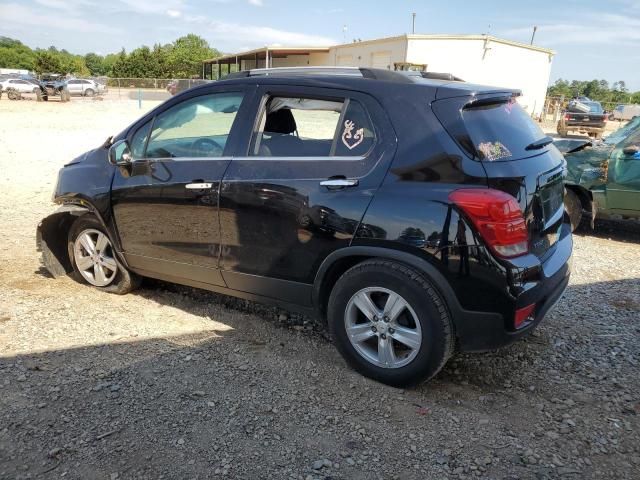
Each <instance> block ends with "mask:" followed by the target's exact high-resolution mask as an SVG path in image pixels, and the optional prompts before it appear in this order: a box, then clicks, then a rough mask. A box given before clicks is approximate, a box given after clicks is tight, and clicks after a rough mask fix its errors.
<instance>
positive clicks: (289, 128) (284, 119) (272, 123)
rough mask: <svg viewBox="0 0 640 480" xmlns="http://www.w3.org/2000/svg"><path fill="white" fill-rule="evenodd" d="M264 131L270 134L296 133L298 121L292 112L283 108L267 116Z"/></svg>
mask: <svg viewBox="0 0 640 480" xmlns="http://www.w3.org/2000/svg"><path fill="white" fill-rule="evenodd" d="M264 131H265V132H270V133H282V134H290V133H293V132H295V131H296V121H295V119H294V118H293V114H292V113H291V110H289V109H288V108H283V109H280V110H276V111H275V112H271V113H268V114H267V119H266V121H265V123H264Z"/></svg>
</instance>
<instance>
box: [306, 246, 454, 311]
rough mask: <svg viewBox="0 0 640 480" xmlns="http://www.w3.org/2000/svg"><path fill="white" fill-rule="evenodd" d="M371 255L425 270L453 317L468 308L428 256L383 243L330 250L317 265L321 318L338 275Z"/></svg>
mask: <svg viewBox="0 0 640 480" xmlns="http://www.w3.org/2000/svg"><path fill="white" fill-rule="evenodd" d="M372 258H379V259H385V260H393V261H396V262H398V263H402V264H404V265H406V266H408V267H410V268H413V269H415V270H417V271H418V272H420V273H422V274H424V275H425V276H426V277H427V278H428V279H429V280H431V282H432V284H433V287H434V288H435V290H436V291H437V292H438V293H440V295H441V296H442V297H443V299H444V300H445V303H446V305H447V308H448V309H449V311H450V312H449V313H450V314H451V317H452V320H453V321H454V323H456V321H455V319H456V318H460V315H462V314H463V313H464V312H465V311H464V310H463V308H462V307H461V306H460V303H459V302H458V299H457V297H456V295H455V293H454V292H453V289H452V288H451V287H450V286H449V282H448V281H447V279H446V278H445V277H444V275H443V274H442V273H440V271H439V270H438V269H437V268H436V267H435V266H434V265H432V264H431V263H429V262H428V261H427V260H425V259H423V258H420V257H418V256H416V255H412V254H411V253H408V252H404V251H401V250H394V249H390V248H384V247H371V246H351V247H345V248H342V249H340V250H336V251H334V252H332V253H331V254H329V255H328V256H327V257H326V258H325V260H324V261H323V262H322V264H321V265H320V268H318V272H317V273H316V277H315V280H314V283H313V292H312V296H313V305H314V308H315V310H316V314H317V316H318V318H320V319H321V320H323V321H325V320H326V314H327V303H328V300H329V295H330V294H331V290H332V288H333V285H334V284H335V282H336V281H337V279H338V278H339V277H340V276H341V275H342V274H343V273H344V272H346V271H347V270H348V269H349V268H351V267H353V266H354V265H356V264H358V263H361V262H363V261H365V260H369V259H372Z"/></svg>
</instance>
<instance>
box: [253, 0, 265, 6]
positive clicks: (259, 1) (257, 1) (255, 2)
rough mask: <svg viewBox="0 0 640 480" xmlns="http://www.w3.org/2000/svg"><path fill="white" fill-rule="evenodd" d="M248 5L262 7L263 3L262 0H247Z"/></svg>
mask: <svg viewBox="0 0 640 480" xmlns="http://www.w3.org/2000/svg"><path fill="white" fill-rule="evenodd" d="M249 5H253V6H255V7H262V6H263V5H264V3H262V0H249Z"/></svg>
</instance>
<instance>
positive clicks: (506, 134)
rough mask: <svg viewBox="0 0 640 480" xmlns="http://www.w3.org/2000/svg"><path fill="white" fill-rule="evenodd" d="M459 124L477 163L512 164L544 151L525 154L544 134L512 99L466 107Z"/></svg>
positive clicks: (541, 148) (539, 149)
mask: <svg viewBox="0 0 640 480" xmlns="http://www.w3.org/2000/svg"><path fill="white" fill-rule="evenodd" d="M462 121H463V122H464V126H465V129H466V131H467V133H468V135H469V137H470V140H471V142H472V143H473V146H474V147H475V150H476V153H477V154H478V155H479V156H480V159H481V160H488V161H497V160H514V159H518V158H525V157H530V156H532V155H537V154H538V153H540V152H541V151H544V150H546V149H547V148H548V147H547V146H543V147H540V148H538V149H536V150H533V151H531V150H527V147H528V146H529V145H531V144H532V143H533V142H536V141H539V140H541V139H542V138H544V137H545V134H544V133H543V132H542V129H541V128H540V127H539V126H538V125H537V124H536V123H535V122H534V121H533V120H531V118H530V117H529V114H528V113H527V112H526V111H525V110H524V109H523V108H522V107H521V106H520V105H519V104H518V103H517V102H516V100H515V98H511V99H510V100H508V101H500V102H496V103H486V104H481V105H473V104H472V105H470V106H467V107H466V108H464V109H463V110H462Z"/></svg>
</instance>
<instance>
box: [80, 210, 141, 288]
mask: <svg viewBox="0 0 640 480" xmlns="http://www.w3.org/2000/svg"><path fill="white" fill-rule="evenodd" d="M67 245H68V251H69V260H70V261H71V265H72V266H73V272H72V273H71V276H72V277H73V278H74V279H75V280H76V281H78V282H80V283H85V284H90V285H92V286H94V287H96V288H97V289H99V290H103V291H105V292H110V293H116V294H118V295H124V294H125V293H129V292H130V291H132V290H134V289H135V288H137V287H138V286H139V285H140V280H141V278H140V276H138V275H136V274H135V273H133V272H130V271H128V270H127V269H126V268H125V267H124V265H122V263H120V261H119V260H118V256H117V255H116V253H115V252H114V249H113V244H112V242H111V239H110V238H109V235H108V233H107V232H106V230H105V228H104V227H103V226H102V223H100V221H99V220H98V219H97V218H96V217H94V216H93V215H91V214H86V215H83V216H82V217H79V218H78V219H77V220H76V221H75V222H74V223H73V225H72V226H71V229H70V230H69V236H68V243H67Z"/></svg>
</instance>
